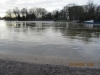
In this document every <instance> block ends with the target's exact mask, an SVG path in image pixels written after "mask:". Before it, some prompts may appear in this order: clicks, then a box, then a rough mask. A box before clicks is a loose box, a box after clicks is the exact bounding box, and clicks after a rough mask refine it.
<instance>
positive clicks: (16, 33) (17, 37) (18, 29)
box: [0, 21, 100, 59]
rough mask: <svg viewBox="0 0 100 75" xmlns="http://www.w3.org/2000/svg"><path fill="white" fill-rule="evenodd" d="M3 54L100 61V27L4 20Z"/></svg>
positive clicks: (0, 35) (0, 45)
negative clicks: (95, 59) (87, 58)
mask: <svg viewBox="0 0 100 75" xmlns="http://www.w3.org/2000/svg"><path fill="white" fill-rule="evenodd" d="M0 23H1V25H0V52H14V53H24V54H25V53H26V54H37V55H54V56H64V57H66V56H67V57H69V58H73V57H74V58H84V57H85V56H87V57H91V58H92V59H93V58H98V59H99V56H100V55H99V54H98V52H100V46H99V44H100V25H84V24H77V23H74V24H73V23H66V22H64V23H63V22H47V21H46V22H39V21H36V22H32V21H31V22H27V21H26V22H19V21H17V22H16V21H12V22H7V21H6V22H5V21H0Z"/></svg>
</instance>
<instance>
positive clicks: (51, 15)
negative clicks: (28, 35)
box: [4, 1, 100, 21]
mask: <svg viewBox="0 0 100 75" xmlns="http://www.w3.org/2000/svg"><path fill="white" fill-rule="evenodd" d="M4 19H5V20H19V21H25V20H27V21H33V20H55V21H56V20H70V21H71V20H81V21H84V20H90V19H93V20H100V5H96V4H94V3H93V1H89V2H88V3H87V4H86V5H81V6H80V5H77V4H68V5H66V6H64V7H63V9H62V10H60V11H58V10H54V11H53V12H48V11H47V10H46V9H45V8H31V9H26V8H23V9H21V10H19V9H18V8H17V7H16V8H15V9H13V10H11V9H9V10H8V11H7V12H6V16H5V17H4Z"/></svg>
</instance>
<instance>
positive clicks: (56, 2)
mask: <svg viewBox="0 0 100 75" xmlns="http://www.w3.org/2000/svg"><path fill="white" fill-rule="evenodd" d="M88 1H89V0H0V16H4V15H5V12H6V11H7V10H8V9H13V8H15V7H19V8H20V9H21V8H23V7H26V8H32V7H42V8H45V9H46V10H48V11H53V10H55V9H59V10H60V9H62V8H63V7H64V6H65V5H67V4H69V3H76V4H79V5H84V4H86V3H87V2H88ZM92 1H93V2H94V3H95V4H100V0H92Z"/></svg>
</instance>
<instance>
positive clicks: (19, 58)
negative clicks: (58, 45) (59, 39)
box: [0, 53, 100, 75]
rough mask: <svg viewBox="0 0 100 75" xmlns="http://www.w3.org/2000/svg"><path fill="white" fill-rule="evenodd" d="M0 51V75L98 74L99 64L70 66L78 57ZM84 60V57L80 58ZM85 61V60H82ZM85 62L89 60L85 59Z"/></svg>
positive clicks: (99, 72)
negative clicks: (69, 57)
mask: <svg viewBox="0 0 100 75" xmlns="http://www.w3.org/2000/svg"><path fill="white" fill-rule="evenodd" d="M67 59H68V58H66V59H65V58H62V57H59V56H58V57H53V56H39V55H23V54H8V53H0V75H99V74H100V65H99V64H98V65H96V63H94V66H90V67H89V66H83V67H82V66H79V67H74V66H70V65H69V62H75V60H76V61H78V59H75V60H74V59H71V60H69V59H68V60H67ZM82 60H84V59H82ZM82 60H80V61H81V62H83V61H82ZM84 61H86V60H84ZM86 62H90V60H89V61H86Z"/></svg>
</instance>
